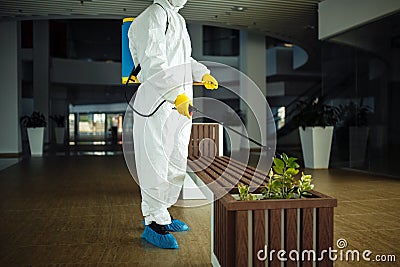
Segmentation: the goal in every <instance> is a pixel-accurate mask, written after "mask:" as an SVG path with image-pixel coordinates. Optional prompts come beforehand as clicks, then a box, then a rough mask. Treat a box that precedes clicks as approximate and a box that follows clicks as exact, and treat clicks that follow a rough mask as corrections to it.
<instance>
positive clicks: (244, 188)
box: [238, 184, 257, 200]
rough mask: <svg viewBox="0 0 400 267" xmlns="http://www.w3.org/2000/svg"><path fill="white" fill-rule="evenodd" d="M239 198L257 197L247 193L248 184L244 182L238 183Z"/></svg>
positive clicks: (252, 198) (251, 198)
mask: <svg viewBox="0 0 400 267" xmlns="http://www.w3.org/2000/svg"><path fill="white" fill-rule="evenodd" d="M238 189H239V198H240V200H257V197H256V196H255V195H253V194H251V193H249V186H248V185H244V184H238Z"/></svg>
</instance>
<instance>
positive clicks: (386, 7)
mask: <svg viewBox="0 0 400 267" xmlns="http://www.w3.org/2000/svg"><path fill="white" fill-rule="evenodd" d="M398 11H400V0H325V1H323V2H321V3H319V8H318V12H319V16H318V20H319V27H318V28H319V39H320V40H322V39H326V38H329V37H332V36H334V35H337V34H339V33H342V32H345V31H347V30H349V29H352V28H355V27H358V26H361V25H363V24H366V23H368V22H371V21H374V20H376V19H379V18H381V17H384V16H386V15H389V14H392V13H395V12H398Z"/></svg>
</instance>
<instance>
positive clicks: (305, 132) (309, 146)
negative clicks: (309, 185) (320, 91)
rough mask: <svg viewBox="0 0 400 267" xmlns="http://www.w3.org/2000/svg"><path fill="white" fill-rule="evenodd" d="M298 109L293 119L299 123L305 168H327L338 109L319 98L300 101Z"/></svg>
mask: <svg viewBox="0 0 400 267" xmlns="http://www.w3.org/2000/svg"><path fill="white" fill-rule="evenodd" d="M298 109H299V110H300V112H299V113H298V114H296V115H295V116H294V118H293V120H294V121H295V122H296V123H297V124H298V125H299V133H300V141H301V148H302V151H303V159H304V165H305V167H306V168H312V169H327V168H328V167H329V158H330V153H331V145H332V136H333V128H334V125H335V124H336V122H337V121H338V109H337V108H336V107H333V106H330V105H327V104H325V103H324V101H323V100H322V99H319V98H316V99H313V100H311V101H309V102H301V103H300V104H299V105H298Z"/></svg>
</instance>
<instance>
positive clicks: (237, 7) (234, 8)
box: [232, 6, 247, 12]
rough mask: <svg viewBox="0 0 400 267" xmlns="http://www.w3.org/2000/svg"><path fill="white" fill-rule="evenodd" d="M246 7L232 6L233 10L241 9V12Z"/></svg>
mask: <svg viewBox="0 0 400 267" xmlns="http://www.w3.org/2000/svg"><path fill="white" fill-rule="evenodd" d="M246 9H247V7H244V6H234V7H232V10H233V11H239V12H243V11H245V10H246Z"/></svg>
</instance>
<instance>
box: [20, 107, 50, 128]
mask: <svg viewBox="0 0 400 267" xmlns="http://www.w3.org/2000/svg"><path fill="white" fill-rule="evenodd" d="M20 123H21V124H22V125H23V126H25V127H27V128H37V127H46V126H47V122H46V118H45V117H44V115H43V114H42V113H40V112H38V111H34V112H33V113H32V115H30V116H23V117H21V119H20Z"/></svg>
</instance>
